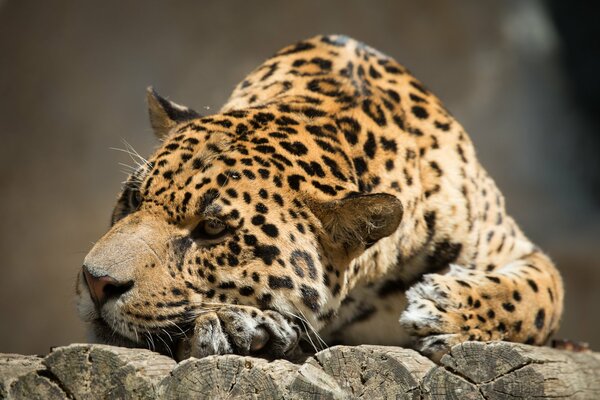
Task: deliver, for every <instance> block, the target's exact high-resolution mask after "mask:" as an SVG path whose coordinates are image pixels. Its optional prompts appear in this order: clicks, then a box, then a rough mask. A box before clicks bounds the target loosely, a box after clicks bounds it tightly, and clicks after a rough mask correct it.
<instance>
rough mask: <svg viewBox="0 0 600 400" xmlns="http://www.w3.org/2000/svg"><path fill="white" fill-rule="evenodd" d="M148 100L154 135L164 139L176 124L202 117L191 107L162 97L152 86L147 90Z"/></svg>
mask: <svg viewBox="0 0 600 400" xmlns="http://www.w3.org/2000/svg"><path fill="white" fill-rule="evenodd" d="M146 100H147V101H148V114H149V116H150V125H152V129H153V130H154V135H155V136H156V137H157V138H159V139H164V138H165V137H166V136H167V135H168V134H169V132H170V131H171V129H172V128H173V127H174V126H175V125H177V124H179V123H181V122H184V121H187V120H190V119H194V118H200V117H201V115H200V114H198V113H197V112H196V111H194V110H192V109H190V108H187V107H184V106H180V105H179V104H177V103H173V102H172V101H169V100H167V99H165V98H162V97H161V96H160V95H159V94H158V93H156V91H155V90H154V89H153V88H152V86H150V87H148V89H147V90H146Z"/></svg>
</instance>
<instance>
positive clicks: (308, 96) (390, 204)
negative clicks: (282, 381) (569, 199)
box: [76, 35, 564, 359]
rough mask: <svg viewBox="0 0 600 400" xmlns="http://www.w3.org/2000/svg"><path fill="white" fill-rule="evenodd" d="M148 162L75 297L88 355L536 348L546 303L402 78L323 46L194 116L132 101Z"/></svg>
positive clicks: (446, 120)
mask: <svg viewBox="0 0 600 400" xmlns="http://www.w3.org/2000/svg"><path fill="white" fill-rule="evenodd" d="M147 102H148V109H149V115H150V123H151V126H152V128H153V131H154V133H155V135H156V136H157V137H158V138H159V139H160V141H161V142H160V145H159V146H158V148H157V149H156V151H155V152H154V154H152V155H151V156H150V157H149V158H148V159H144V158H142V157H139V158H140V162H139V167H138V168H137V169H136V170H135V172H134V173H132V174H131V175H130V176H129V177H128V179H127V181H126V182H125V184H124V187H123V189H122V192H121V194H120V195H119V197H118V200H117V203H116V206H115V208H114V211H113V214H112V222H111V227H110V229H109V230H108V232H107V233H106V234H105V235H104V236H102V238H100V239H99V240H98V241H97V242H96V243H95V245H94V246H93V248H92V249H91V250H90V252H89V253H88V254H87V256H86V257H85V260H84V262H83V267H82V269H81V270H80V272H79V274H78V277H77V285H76V287H77V290H76V292H77V296H78V310H79V314H80V316H81V317H82V319H83V320H84V321H87V322H88V323H89V326H90V331H91V334H92V339H93V340H94V341H98V342H103V343H110V344H117V345H124V346H134V347H150V348H153V349H156V350H157V351H160V352H163V353H165V354H170V355H171V356H173V357H175V358H177V359H185V358H187V357H190V356H194V357H203V356H207V355H211V354H228V353H235V354H242V355H247V354H251V355H257V356H263V357H270V358H286V357H290V356H291V355H292V354H294V352H296V351H297V349H298V348H299V347H301V345H302V343H305V344H306V343H309V344H312V345H313V347H314V349H315V350H318V349H320V348H323V347H324V346H327V345H332V344H347V345H356V344H380V345H400V346H413V347H415V348H417V349H418V350H420V351H421V352H422V353H423V354H425V355H428V356H430V357H432V358H434V359H435V358H437V357H439V356H440V355H442V354H444V353H445V352H446V351H447V350H448V349H449V348H450V347H451V346H453V345H455V344H457V343H461V342H464V341H467V340H480V341H489V340H508V341H514V342H522V343H529V344H536V345H541V344H543V343H545V342H546V341H547V339H548V338H549V337H550V336H551V335H552V334H553V333H554V332H555V331H556V330H557V328H558V326H559V320H560V317H561V313H562V309H563V297H564V291H563V285H562V280H561V277H560V274H559V272H558V271H557V269H556V268H555V266H554V264H553V262H552V261H551V260H550V258H549V257H548V256H547V255H546V254H545V253H544V252H543V251H542V250H540V249H539V248H538V247H537V246H536V245H534V244H533V243H532V242H531V241H530V240H529V239H528V238H527V237H526V236H525V235H524V234H523V232H522V231H521V230H520V229H519V227H518V226H517V224H516V223H515V221H514V220H513V218H511V217H510V216H509V215H508V214H507V212H506V210H505V202H504V198H503V196H502V194H501V193H500V191H499V190H498V188H497V187H496V185H495V183H494V181H493V180H492V178H490V177H489V176H488V174H487V173H486V171H485V170H484V169H483V167H482V166H481V165H480V164H479V162H478V160H477V158H476V154H475V150H474V146H473V143H472V142H471V140H470V138H469V136H468V135H467V134H466V133H465V131H464V129H463V127H462V126H461V125H460V124H459V123H458V122H457V121H456V120H455V119H454V118H453V117H452V115H451V114H450V113H449V112H448V110H447V109H446V108H445V107H444V106H443V104H442V103H441V102H440V100H439V99H438V98H437V97H436V96H435V95H434V94H432V93H431V92H430V91H429V90H428V89H427V88H426V87H425V86H424V85H423V84H422V83H421V82H420V81H419V80H417V79H416V78H415V77H414V76H413V75H412V74H411V73H410V72H409V71H408V70H407V69H406V68H405V67H404V66H402V65H400V64H399V63H397V62H396V61H394V60H393V59H392V58H390V57H388V56H386V55H384V54H382V53H381V52H379V51H377V50H375V49H373V48H371V47H369V46H367V45H365V44H363V43H360V42H358V41H356V40H354V39H351V38H349V37H346V36H341V35H329V36H317V37H314V38H311V39H308V40H304V41H301V42H299V43H296V44H294V45H291V46H288V47H285V48H283V49H282V50H280V51H279V52H277V53H276V54H275V55H273V56H272V57H271V58H269V59H268V60H267V61H265V62H264V63H263V64H262V65H260V66H259V67H258V68H256V69H255V70H254V71H253V72H252V73H250V74H249V75H248V76H247V77H246V78H245V79H243V80H242V81H241V83H239V85H238V86H237V87H236V88H235V90H234V91H233V93H232V95H231V97H230V98H229V100H228V101H227V102H226V104H225V105H224V106H223V107H222V109H221V110H220V111H219V112H218V113H216V114H213V115H207V116H202V115H200V114H198V113H197V112H196V111H194V110H192V109H191V108H188V107H184V106H181V105H178V104H176V103H174V102H172V101H170V100H168V99H165V98H163V97H161V96H160V95H159V94H157V93H156V92H155V91H154V90H153V89H152V88H149V89H148V92H147Z"/></svg>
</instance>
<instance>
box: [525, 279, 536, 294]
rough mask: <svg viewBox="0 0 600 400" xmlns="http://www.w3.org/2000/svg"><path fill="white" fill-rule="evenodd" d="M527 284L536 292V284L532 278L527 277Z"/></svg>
mask: <svg viewBox="0 0 600 400" xmlns="http://www.w3.org/2000/svg"><path fill="white" fill-rule="evenodd" d="M527 284H528V285H529V286H530V287H531V289H533V291H534V292H536V293H537V292H538V290H539V289H538V285H537V283H535V282H534V281H533V280H531V279H527Z"/></svg>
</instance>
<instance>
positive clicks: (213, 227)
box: [191, 219, 227, 240]
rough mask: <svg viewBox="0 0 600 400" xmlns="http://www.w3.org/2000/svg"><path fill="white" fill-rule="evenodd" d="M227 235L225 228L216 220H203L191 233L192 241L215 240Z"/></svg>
mask: <svg viewBox="0 0 600 400" xmlns="http://www.w3.org/2000/svg"><path fill="white" fill-rule="evenodd" d="M226 234H227V227H226V226H225V224H224V223H222V222H221V221H218V220H212V219H211V220H205V221H202V222H200V223H199V224H198V225H197V226H196V227H195V228H194V230H193V231H192V233H191V236H192V238H193V239H200V240H216V239H220V238H222V237H223V236H225V235H226Z"/></svg>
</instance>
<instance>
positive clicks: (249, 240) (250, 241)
mask: <svg viewBox="0 0 600 400" xmlns="http://www.w3.org/2000/svg"><path fill="white" fill-rule="evenodd" d="M244 243H246V244H247V245H248V246H254V245H255V244H256V243H257V240H256V236H254V235H244Z"/></svg>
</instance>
